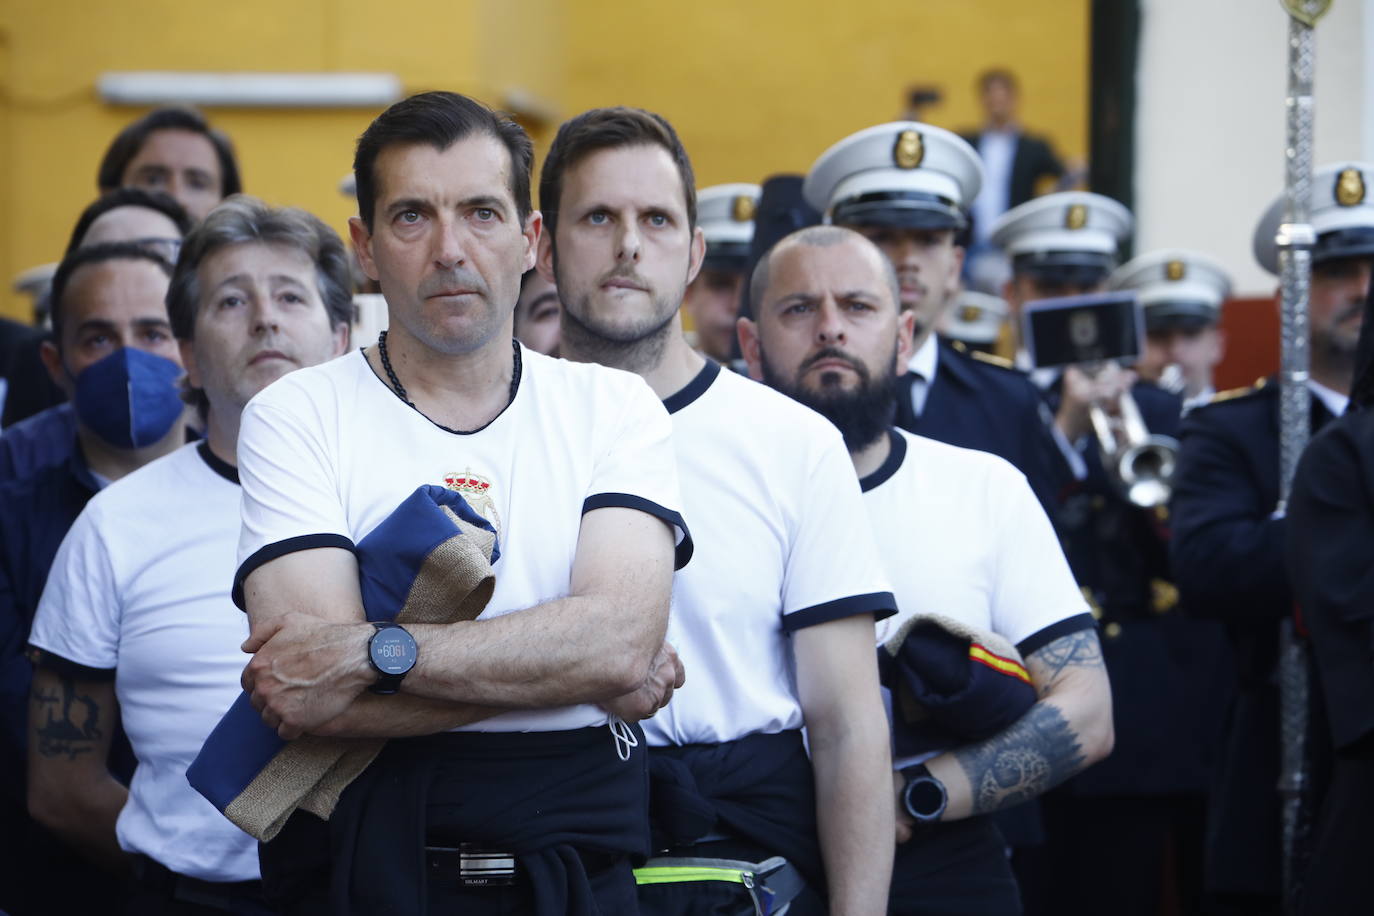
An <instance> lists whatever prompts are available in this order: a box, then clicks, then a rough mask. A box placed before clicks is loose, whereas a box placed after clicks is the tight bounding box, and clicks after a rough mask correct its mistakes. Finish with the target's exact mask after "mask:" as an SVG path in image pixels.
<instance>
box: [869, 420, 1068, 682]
mask: <svg viewBox="0 0 1374 916" xmlns="http://www.w3.org/2000/svg"><path fill="white" fill-rule="evenodd" d="M889 438H890V442H891V444H892V451H891V453H890V454H889V455H888V458H887V460H886V461H885V462H884V463H883V466H882V467H880V468H878V469H877V470H876V471H874V472H873V473H872V474H869V475H868V476H866V477H864V478H863V480H862V481H860V484H861V486H862V488H863V491H864V504H865V505H866V506H867V507H868V514H869V517H870V518H871V519H872V521H873V531H874V534H875V535H876V536H877V539H878V549H879V550H880V551H881V553H882V557H883V562H884V565H885V568H886V570H887V573H888V575H889V576H891V578H892V583H893V586H894V590H895V594H896V596H897V609H898V614H897V616H896V617H891V618H888V619H887V620H884V621H882V622H881V623H879V624H878V642H879V643H880V644H881V643H882V642H884V641H885V640H886V639H887V638H888V637H889V636H890V635H891V634H892V633H894V632H896V630H898V629H899V628H900V627H901V625H902V623H903V622H904V621H905V620H907V619H909V618H910V617H913V616H915V615H917V614H941V615H944V616H946V617H953V618H955V619H956V620H960V621H962V622H964V623H967V624H969V625H971V626H974V627H977V628H978V629H980V630H984V631H991V632H993V633H996V634H998V635H999V636H1002V637H1003V638H1004V639H1007V640H1009V641H1010V642H1012V643H1014V644H1015V645H1016V647H1017V649H1018V650H1019V651H1020V652H1021V653H1022V655H1023V656H1024V655H1028V654H1029V653H1031V652H1033V651H1035V650H1036V649H1039V648H1041V647H1043V646H1044V645H1045V644H1046V643H1047V642H1048V641H1049V639H1047V637H1050V638H1058V636H1061V635H1064V634H1065V633H1068V632H1073V631H1074V630H1077V629H1085V628H1090V627H1092V626H1093V625H1094V623H1093V618H1092V616H1091V614H1090V613H1089V611H1088V606H1087V602H1086V601H1085V600H1084V598H1083V594H1082V592H1081V591H1079V589H1078V585H1077V583H1075V581H1074V578H1073V573H1071V572H1070V571H1069V564H1068V561H1067V560H1065V559H1064V551H1063V550H1062V549H1061V548H1060V546H1059V540H1058V538H1057V537H1055V533H1054V529H1053V528H1052V527H1051V525H1050V521H1049V519H1048V518H1047V517H1046V516H1045V510H1044V509H1042V508H1041V506H1040V503H1039V502H1038V501H1037V500H1036V498H1035V494H1034V492H1033V491H1032V490H1031V488H1030V484H1029V483H1027V482H1026V478H1025V476H1024V475H1023V474H1022V473H1021V472H1020V471H1018V470H1017V469H1016V468H1015V467H1013V466H1012V465H1011V464H1010V463H1008V462H1007V461H1005V460H1004V459H1002V458H999V457H998V456H996V455H992V454H989V453H987V452H978V451H973V450H972V449H966V448H959V447H957V446H953V445H947V444H945V443H943V442H936V441H935V440H934V439H927V438H925V437H924V436H916V435H913V434H911V433H909V432H906V431H905V430H899V429H893V430H891V431H890V432H889ZM1066 622H1068V623H1067V628H1066V626H1065V624H1066Z"/></svg>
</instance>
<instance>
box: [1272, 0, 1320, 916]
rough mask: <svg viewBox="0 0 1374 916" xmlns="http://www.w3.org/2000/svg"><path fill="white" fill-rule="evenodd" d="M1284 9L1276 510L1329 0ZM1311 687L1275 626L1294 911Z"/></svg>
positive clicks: (1288, 453) (1306, 424)
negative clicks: (1318, 50) (1319, 50)
mask: <svg viewBox="0 0 1374 916" xmlns="http://www.w3.org/2000/svg"><path fill="white" fill-rule="evenodd" d="M1280 2H1281V3H1282V5H1283V8H1284V10H1285V11H1286V12H1287V13H1288V17H1289V19H1288V95H1287V99H1286V110H1287V131H1286V137H1285V142H1284V209H1283V222H1282V224H1281V225H1280V226H1279V231H1278V237H1277V242H1278V253H1279V276H1280V285H1281V290H1282V301H1281V315H1282V325H1281V327H1282V335H1283V337H1282V358H1281V388H1280V392H1281V394H1280V412H1279V430H1280V452H1279V494H1280V495H1279V508H1280V511H1282V510H1283V509H1285V508H1286V506H1287V503H1288V493H1289V488H1290V487H1291V486H1292V482H1293V472H1294V471H1295V470H1296V469H1297V466H1298V458H1299V457H1300V456H1301V455H1302V450H1303V448H1305V447H1306V445H1307V439H1308V435H1309V432H1310V429H1311V426H1310V409H1311V395H1310V394H1309V393H1308V386H1307V380H1308V370H1309V353H1308V313H1307V302H1308V290H1309V285H1310V282H1311V277H1312V247H1313V245H1314V244H1315V242H1316V234H1315V232H1314V231H1313V229H1312V225H1311V223H1310V222H1309V221H1308V210H1309V205H1310V202H1311V185H1312V140H1313V127H1312V121H1313V112H1312V74H1313V70H1314V57H1315V47H1314V46H1315V41H1314V36H1313V29H1314V27H1315V26H1316V24H1317V20H1318V19H1320V18H1321V17H1322V15H1324V14H1325V13H1326V11H1327V10H1328V9H1330V8H1331V0H1280ZM1310 690H1311V685H1310V682H1309V674H1308V649H1307V645H1306V641H1305V640H1304V639H1303V638H1302V637H1300V636H1299V635H1298V633H1297V631H1296V629H1295V627H1294V622H1293V621H1292V620H1291V619H1287V620H1284V621H1283V622H1282V623H1281V624H1280V628H1279V729H1280V742H1281V744H1280V747H1281V758H1280V769H1279V794H1280V797H1281V798H1282V800H1283V905H1284V911H1285V912H1287V913H1295V912H1297V897H1298V893H1299V890H1300V886H1299V885H1300V882H1301V877H1302V871H1303V868H1304V864H1305V862H1306V857H1307V850H1308V838H1309V836H1310V833H1311V820H1312V812H1311V810H1310V794H1311V763H1310V757H1309V754H1308V747H1307V730H1308V726H1309V716H1308V708H1309V707H1308V704H1309V702H1310Z"/></svg>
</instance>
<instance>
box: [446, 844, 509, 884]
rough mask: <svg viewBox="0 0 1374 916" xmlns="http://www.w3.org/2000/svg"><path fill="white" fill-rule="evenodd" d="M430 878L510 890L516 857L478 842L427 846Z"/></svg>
mask: <svg viewBox="0 0 1374 916" xmlns="http://www.w3.org/2000/svg"><path fill="white" fill-rule="evenodd" d="M425 864H426V866H427V870H428V873H429V877H431V878H443V879H447V880H450V881H452V880H457V881H458V882H459V883H460V884H462V886H463V887H509V886H510V885H512V884H514V883H515V856H514V854H512V853H509V852H502V851H500V850H495V849H488V848H487V847H485V846H482V845H480V844H477V843H459V844H458V845H457V846H426V847H425Z"/></svg>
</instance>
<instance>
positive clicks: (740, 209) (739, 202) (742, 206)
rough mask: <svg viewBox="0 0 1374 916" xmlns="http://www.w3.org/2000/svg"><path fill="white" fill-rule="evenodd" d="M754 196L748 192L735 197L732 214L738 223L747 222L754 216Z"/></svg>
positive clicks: (731, 209)
mask: <svg viewBox="0 0 1374 916" xmlns="http://www.w3.org/2000/svg"><path fill="white" fill-rule="evenodd" d="M754 210H755V207H754V198H752V197H750V196H749V195H748V194H740V195H738V196H736V197H735V199H734V201H733V202H732V203H731V204H730V216H731V217H733V218H734V220H735V222H737V223H747V222H750V221H751V220H753V218H754Z"/></svg>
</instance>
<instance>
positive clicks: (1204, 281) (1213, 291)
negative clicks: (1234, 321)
mask: <svg viewBox="0 0 1374 916" xmlns="http://www.w3.org/2000/svg"><path fill="white" fill-rule="evenodd" d="M1107 288H1108V289H1111V290H1134V291H1135V293H1136V298H1137V299H1139V300H1140V304H1141V305H1142V306H1143V307H1145V308H1147V309H1148V308H1149V307H1150V306H1152V305H1165V304H1168V303H1171V302H1189V303H1200V304H1204V305H1208V306H1211V307H1213V308H1215V309H1217V310H1220V309H1221V304H1222V303H1223V302H1225V301H1226V299H1227V297H1228V296H1230V295H1231V277H1230V275H1229V274H1227V273H1226V268H1224V267H1222V266H1221V264H1219V263H1218V262H1216V261H1215V260H1213V259H1212V258H1210V257H1208V256H1207V255H1205V254H1200V253H1199V252H1196V251H1185V250H1184V249H1181V248H1166V249H1163V250H1161V251H1151V252H1149V253H1148V254H1142V255H1141V256H1140V257H1138V258H1134V259H1132V260H1130V261H1128V262H1127V263H1125V264H1122V265H1121V266H1120V267H1118V268H1117V269H1116V270H1115V271H1113V272H1112V275H1111V277H1110V278H1109V279H1108V280H1107Z"/></svg>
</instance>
